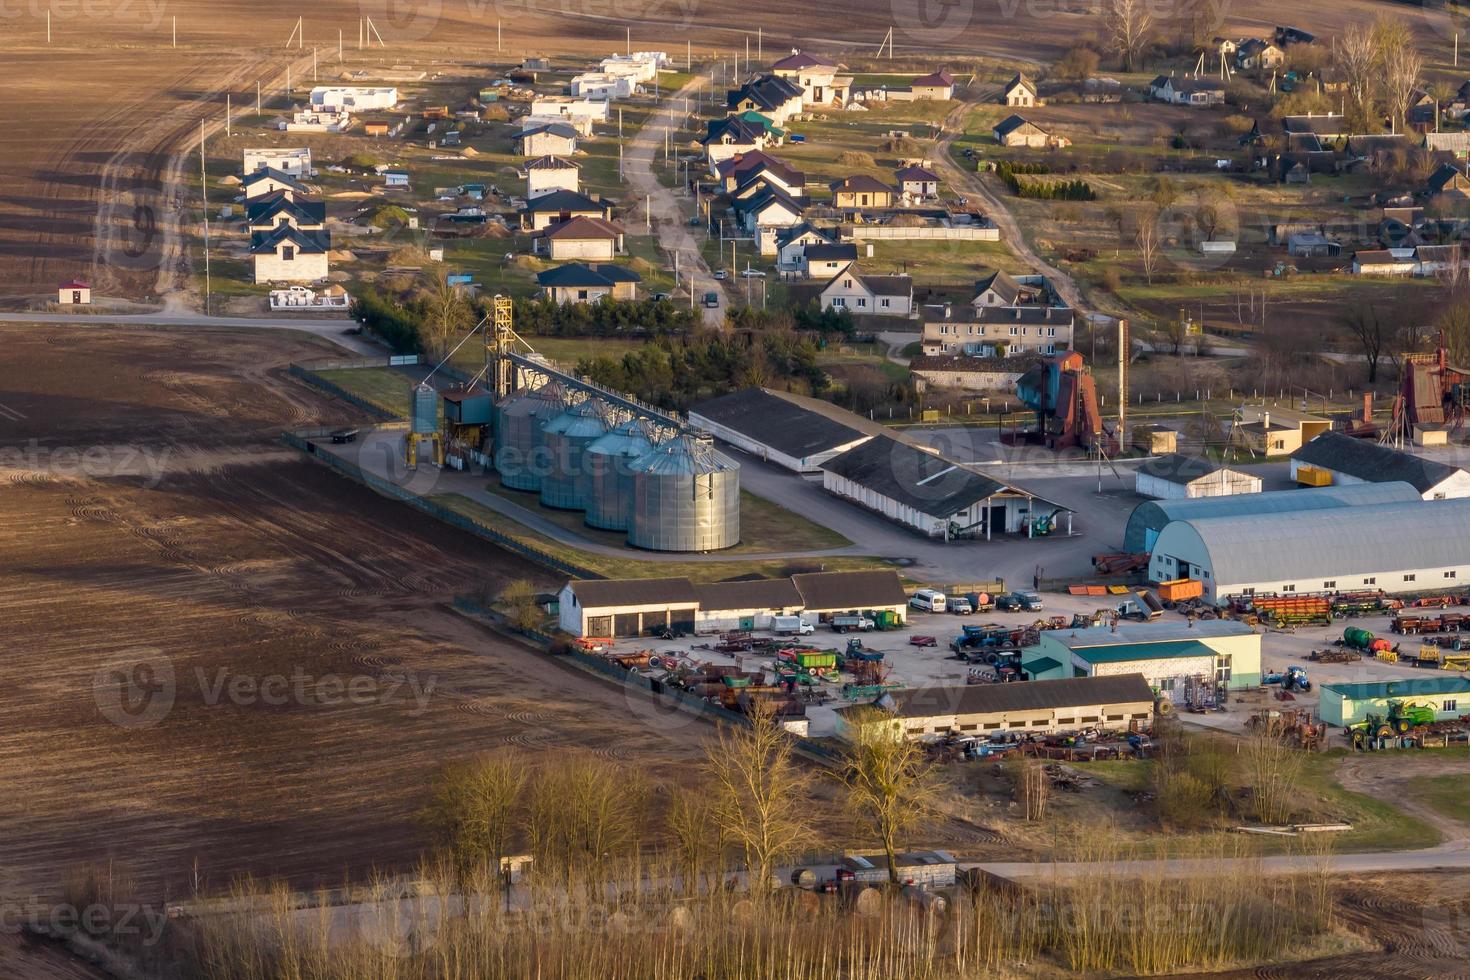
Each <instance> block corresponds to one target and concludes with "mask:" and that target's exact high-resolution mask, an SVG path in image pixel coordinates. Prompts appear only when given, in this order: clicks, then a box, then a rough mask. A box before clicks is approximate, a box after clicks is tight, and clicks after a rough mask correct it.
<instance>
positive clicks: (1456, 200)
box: [1419, 163, 1470, 207]
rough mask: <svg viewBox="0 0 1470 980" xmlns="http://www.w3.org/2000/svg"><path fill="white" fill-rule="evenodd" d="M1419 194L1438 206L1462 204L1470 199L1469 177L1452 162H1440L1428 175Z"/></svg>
mask: <svg viewBox="0 0 1470 980" xmlns="http://www.w3.org/2000/svg"><path fill="white" fill-rule="evenodd" d="M1419 195H1420V196H1421V197H1423V198H1425V199H1426V200H1429V201H1432V202H1434V203H1435V204H1436V205H1438V206H1440V207H1455V206H1457V205H1459V206H1463V205H1464V204H1465V202H1466V201H1470V178H1467V177H1466V176H1465V173H1464V171H1462V170H1461V169H1460V168H1459V167H1456V166H1455V165H1454V164H1450V163H1442V164H1440V165H1439V166H1438V167H1437V168H1436V169H1435V171H1434V173H1432V174H1430V175H1429V179H1428V180H1426V181H1425V182H1424V188H1423V190H1421V191H1420V192H1419Z"/></svg>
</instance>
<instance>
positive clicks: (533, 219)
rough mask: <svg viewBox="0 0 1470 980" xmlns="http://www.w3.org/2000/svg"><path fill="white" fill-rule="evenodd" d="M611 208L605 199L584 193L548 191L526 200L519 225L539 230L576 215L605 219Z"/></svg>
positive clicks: (529, 229)
mask: <svg viewBox="0 0 1470 980" xmlns="http://www.w3.org/2000/svg"><path fill="white" fill-rule="evenodd" d="M611 210H612V209H611V207H610V206H609V205H608V203H607V202H606V201H603V200H601V199H599V198H595V197H588V196H587V195H586V194H579V193H577V192H576V191H569V190H555V191H548V192H546V193H545V194H539V195H537V196H536V197H534V198H531V199H530V200H528V201H527V202H526V206H525V208H523V209H522V210H521V227H522V228H524V229H526V230H527V231H541V230H543V229H545V228H547V227H549V226H550V225H553V224H556V223H557V222H559V221H568V220H570V219H572V218H575V217H578V216H581V217H584V218H603V219H606V218H607V217H608V214H609V212H610V211H611Z"/></svg>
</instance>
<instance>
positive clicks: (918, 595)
mask: <svg viewBox="0 0 1470 980" xmlns="http://www.w3.org/2000/svg"><path fill="white" fill-rule="evenodd" d="M909 605H910V606H911V607H912V608H914V609H919V610H923V611H924V612H944V593H943V592H938V591H936V590H934V589H920V590H919V591H918V592H915V593H914V594H913V596H911V597H910V598H909Z"/></svg>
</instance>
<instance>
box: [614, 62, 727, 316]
mask: <svg viewBox="0 0 1470 980" xmlns="http://www.w3.org/2000/svg"><path fill="white" fill-rule="evenodd" d="M707 81H708V79H705V78H695V79H693V80H692V81H690V82H689V83H688V84H687V85H685V86H684V87H683V88H681V89H679V90H678V91H677V92H674V93H673V94H671V95H669V96H668V97H667V98H665V99H664V101H663V104H662V105H661V106H659V108H658V109H657V110H655V111H654V112H653V114H652V115H650V116H649V117H648V120H647V121H646V122H644V124H643V126H642V128H641V129H639V130H638V132H637V134H636V135H635V136H634V137H633V141H632V143H630V144H629V145H628V152H627V155H626V156H625V158H624V160H623V176H624V178H625V179H626V180H627V182H628V186H629V189H630V190H631V191H632V192H633V195H634V197H635V199H636V200H641V201H646V202H647V206H648V210H649V212H650V213H651V214H652V216H653V226H654V228H653V234H654V238H655V240H656V241H657V242H658V245H659V247H660V248H662V249H663V250H664V251H665V252H668V253H669V255H670V263H671V264H672V261H673V260H672V256H673V253H674V252H682V253H683V254H682V255H681V256H680V257H679V270H680V272H681V273H682V274H683V277H684V284H685V287H686V288H688V289H689V290H690V291H691V292H693V293H694V297H695V302H698V301H699V296H700V294H701V293H706V292H711V291H713V292H717V293H719V296H720V305H719V306H718V307H704V322H705V326H709V327H715V328H717V329H718V328H719V327H721V326H723V325H724V322H725V312H726V311H727V310H728V309H730V293H729V290H728V289H727V288H726V286H727V284H726V283H724V282H720V281H719V280H717V279H715V277H714V275H713V273H711V272H710V268H709V264H708V263H706V262H705V260H704V255H703V254H702V253H701V252H700V251H699V243H698V242H697V241H695V239H694V236H693V235H692V234H690V232H689V219H690V218H691V217H692V216H693V215H694V208H693V204H694V201H693V199H692V198H685V197H684V195H683V193H682V192H681V191H676V190H674V189H673V188H671V187H665V186H664V185H663V184H662V183H660V182H659V179H658V177H656V176H655V175H654V173H653V159H654V154H655V153H657V152H658V150H659V149H660V148H661V147H662V146H663V141H664V130H665V129H667V130H669V131H670V132H673V133H677V132H679V131H680V130H681V129H682V128H683V125H684V104H685V102H686V101H688V100H689V99H692V98H694V96H695V94H696V93H697V92H698V91H699V90H700V89H702V88H703V87H704V85H705V83H706V82H707Z"/></svg>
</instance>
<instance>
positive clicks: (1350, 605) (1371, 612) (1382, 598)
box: [1229, 591, 1404, 629]
mask: <svg viewBox="0 0 1470 980" xmlns="http://www.w3.org/2000/svg"><path fill="white" fill-rule="evenodd" d="M1403 605H1404V604H1403V602H1402V601H1400V600H1398V599H1394V598H1391V597H1390V596H1388V595H1387V594H1386V593H1384V592H1380V591H1364V592H1303V593H1259V594H1255V595H1243V596H1232V597H1231V598H1230V600H1229V608H1230V611H1231V612H1232V613H1233V614H1234V615H1235V616H1236V617H1238V618H1240V619H1244V620H1246V621H1247V622H1251V621H1252V619H1253V618H1254V622H1259V623H1265V624H1267V625H1268V626H1275V627H1277V628H1278V629H1288V628H1295V627H1298V626H1329V625H1331V623H1332V621H1333V620H1334V619H1350V618H1354V617H1357V616H1376V615H1381V614H1383V613H1386V612H1393V611H1395V610H1398V609H1402V608H1403ZM1253 625H1254V623H1253Z"/></svg>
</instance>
